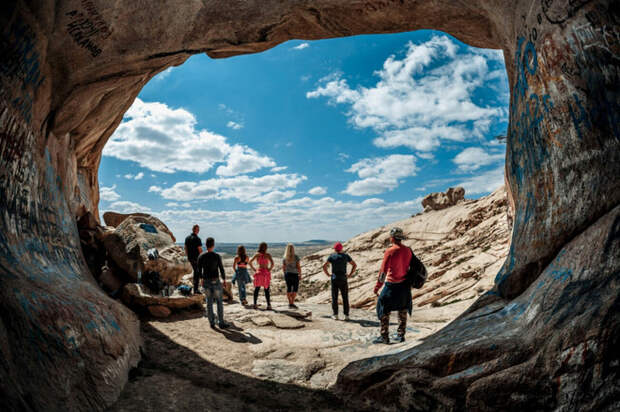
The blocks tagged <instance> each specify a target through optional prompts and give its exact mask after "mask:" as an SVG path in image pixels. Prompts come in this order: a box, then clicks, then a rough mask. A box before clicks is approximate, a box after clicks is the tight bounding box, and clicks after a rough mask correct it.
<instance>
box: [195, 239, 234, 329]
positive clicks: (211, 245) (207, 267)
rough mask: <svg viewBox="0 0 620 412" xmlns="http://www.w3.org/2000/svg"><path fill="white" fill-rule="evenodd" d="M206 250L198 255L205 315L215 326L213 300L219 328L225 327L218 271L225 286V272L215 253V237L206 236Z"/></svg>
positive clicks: (220, 258)
mask: <svg viewBox="0 0 620 412" xmlns="http://www.w3.org/2000/svg"><path fill="white" fill-rule="evenodd" d="M205 246H206V247H207V251H206V252H204V253H202V254H201V255H200V256H198V264H197V267H198V275H199V276H200V278H201V279H203V287H204V290H205V301H206V304H207V313H206V316H207V317H208V318H209V323H210V324H211V327H212V328H214V327H215V316H214V314H213V301H215V302H216V304H217V318H218V321H219V322H218V324H219V327H220V328H222V329H223V328H227V327H228V326H229V325H228V324H227V323H226V322H224V305H223V303H222V284H221V283H220V280H219V278H218V271H219V274H220V275H221V277H222V283H223V284H224V286H226V274H225V272H224V265H223V264H222V257H221V256H220V255H218V254H217V253H215V252H214V251H213V249H215V239H213V238H212V237H209V238H207V241H206V242H205Z"/></svg>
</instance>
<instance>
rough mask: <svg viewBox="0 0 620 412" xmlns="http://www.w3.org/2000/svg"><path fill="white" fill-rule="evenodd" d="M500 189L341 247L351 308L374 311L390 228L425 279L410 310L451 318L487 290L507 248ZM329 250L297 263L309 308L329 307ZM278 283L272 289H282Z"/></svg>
mask: <svg viewBox="0 0 620 412" xmlns="http://www.w3.org/2000/svg"><path fill="white" fill-rule="evenodd" d="M507 211H508V205H507V196H506V191H505V189H504V187H500V188H498V189H497V190H496V191H494V192H493V193H491V194H490V195H488V196H485V197H482V198H480V199H477V200H468V201H463V202H461V203H459V204H458V205H454V206H451V207H448V208H445V209H441V210H438V211H431V212H427V213H422V214H418V215H416V216H413V217H410V218H407V219H404V220H401V221H398V222H394V223H392V224H390V225H387V226H384V227H381V228H378V229H374V230H371V231H369V232H366V233H361V234H359V235H357V236H355V237H353V238H352V239H349V240H348V241H346V242H344V244H343V245H344V250H345V252H347V253H349V254H350V255H351V257H352V258H353V259H354V260H355V263H357V265H358V269H357V272H356V273H355V275H354V276H353V277H351V278H349V300H350V302H351V305H352V307H354V308H366V309H369V308H374V307H375V305H376V301H377V299H376V296H375V295H374V293H373V288H374V285H375V283H376V281H377V275H378V270H379V266H380V265H381V260H382V259H383V252H385V249H386V247H387V245H388V244H389V232H390V227H392V226H398V227H400V228H402V229H403V232H404V234H405V236H406V238H407V239H406V240H404V243H405V244H406V245H407V246H410V247H411V248H412V249H413V251H414V252H415V253H416V255H417V256H418V257H419V258H420V259H421V260H422V262H424V264H425V266H426V269H427V271H428V279H427V281H426V283H425V284H424V287H423V288H422V289H420V290H414V291H413V306H414V309H415V310H419V309H420V308H425V309H429V311H430V312H429V316H431V314H430V313H432V312H433V310H432V309H430V307H432V308H433V309H437V310H436V312H437V314H436V319H438V320H439V319H445V318H447V317H448V318H452V319H454V318H456V317H457V316H458V315H460V314H461V313H462V312H464V311H465V309H467V307H468V306H469V305H471V304H472V303H473V302H474V300H475V299H477V298H478V297H480V296H481V295H483V294H484V293H486V292H488V291H489V290H491V289H492V288H493V280H494V278H495V275H496V274H497V272H498V270H499V269H500V268H501V267H502V264H503V262H504V260H505V259H506V256H507V255H508V248H509V246H510V228H509V227H508V224H507V221H506V215H507ZM331 253H333V249H325V250H322V251H320V252H318V253H315V254H312V255H309V256H306V257H304V258H303V259H302V266H303V272H304V276H303V279H302V285H301V288H300V290H301V294H302V296H303V297H306V298H307V301H308V302H312V303H329V302H331V290H330V289H329V287H328V285H327V284H326V281H327V279H328V278H327V277H326V276H325V274H324V273H323V270H322V266H323V263H324V262H325V261H326V260H327V257H328V256H329V254H331ZM282 283H283V282H282V281H281V279H280V278H278V277H276V279H275V280H274V281H273V286H272V289H274V290H278V288H280V289H284V288H285V285H282Z"/></svg>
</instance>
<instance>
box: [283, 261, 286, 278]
mask: <svg viewBox="0 0 620 412" xmlns="http://www.w3.org/2000/svg"><path fill="white" fill-rule="evenodd" d="M282 273H284V274H285V275H286V259H282Z"/></svg>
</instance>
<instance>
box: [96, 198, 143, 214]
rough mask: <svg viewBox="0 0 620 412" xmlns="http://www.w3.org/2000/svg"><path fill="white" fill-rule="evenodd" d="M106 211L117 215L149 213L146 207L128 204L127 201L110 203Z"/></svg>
mask: <svg viewBox="0 0 620 412" xmlns="http://www.w3.org/2000/svg"><path fill="white" fill-rule="evenodd" d="M106 209H108V210H111V211H114V212H118V213H134V212H142V213H150V212H151V209H150V208H149V207H147V206H143V205H141V204H139V203H135V202H130V201H127V200H119V201H118V202H112V203H110V205H109V206H108V207H107V208H106Z"/></svg>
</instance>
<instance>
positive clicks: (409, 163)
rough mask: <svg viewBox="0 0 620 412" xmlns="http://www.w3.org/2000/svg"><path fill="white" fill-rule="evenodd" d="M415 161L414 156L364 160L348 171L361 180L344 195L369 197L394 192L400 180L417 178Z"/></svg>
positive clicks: (391, 156) (352, 183)
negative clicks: (389, 191)
mask: <svg viewBox="0 0 620 412" xmlns="http://www.w3.org/2000/svg"><path fill="white" fill-rule="evenodd" d="M415 160H416V159H415V156H413V155H390V156H386V157H375V158H369V159H362V160H360V161H359V162H357V163H354V164H353V165H352V166H351V167H350V168H349V169H347V170H346V171H347V172H350V173H357V175H358V177H360V180H356V181H354V182H351V183H349V184H348V185H347V188H346V190H344V193H348V194H350V195H353V196H367V195H375V194H379V193H383V192H385V191H387V190H393V189H395V188H396V187H397V186H398V185H399V183H400V181H399V179H402V178H405V177H409V176H415V174H416V171H417V166H416V164H415Z"/></svg>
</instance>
